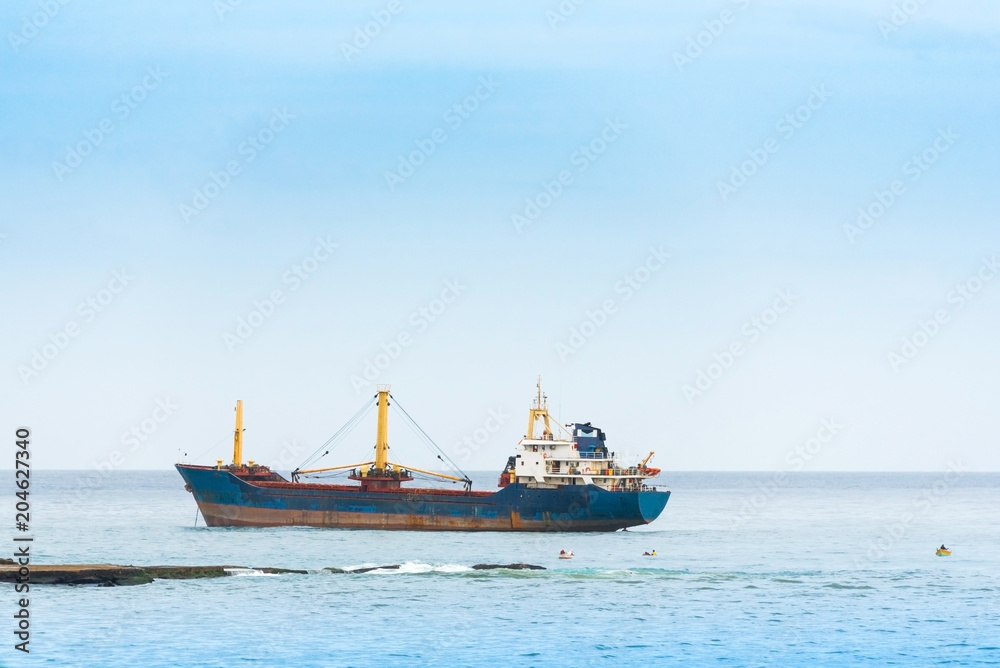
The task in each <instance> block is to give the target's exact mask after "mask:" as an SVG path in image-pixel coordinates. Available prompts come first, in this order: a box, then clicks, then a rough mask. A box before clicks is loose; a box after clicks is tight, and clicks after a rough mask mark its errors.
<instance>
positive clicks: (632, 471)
mask: <svg viewBox="0 0 1000 668" xmlns="http://www.w3.org/2000/svg"><path fill="white" fill-rule="evenodd" d="M546 403H547V402H546V397H545V395H544V394H542V391H541V381H539V386H538V395H537V398H536V399H535V403H534V405H533V406H532V407H531V408H530V409H529V416H528V431H527V433H526V434H525V437H524V439H522V440H521V442H520V443H518V445H519V446H520V450H519V452H518V453H517V454H516V455H514V456H512V457H510V459H509V460H508V461H507V466H506V468H504V471H503V474H502V475H501V476H500V487H506V486H507V485H509V484H512V483H519V484H524V485H526V486H529V487H560V486H562V485H597V486H598V487H602V488H604V489H608V490H612V491H636V490H640V489H643V488H644V485H643V481H644V480H646V479H648V478H652V477H654V476H656V475H658V474H659V472H660V471H659V469H654V468H649V467H647V466H646V464H648V463H649V460H650V459H651V458H652V456H653V453H652V452H650V453H649V457H646V459H645V460H643V461H642V462H640V463H638V464H636V465H634V466H622V465H621V464H619V463H618V461H617V458H616V456H615V454H614V453H612V452H609V451H608V446H607V444H606V440H607V435H606V434H605V433H604V431H602V430H601V429H600V428H598V427H595V426H593V425H592V424H591V423H589V422H584V423H579V422H575V423H572V424H568V425H566V427H568V428H569V429H564V428H563V427H562V426H561V425H559V424H558V423H556V424H553V422H554V421H552V420H550V417H549V413H548V407H547V405H546ZM539 421H541V422H542V423H543V429H542V432H541V434H540V437H539V435H536V434H537V432H536V426H537V423H538V422H539ZM553 427H555V428H556V429H558V430H559V432H560V434H561V436H560V437H556V436H555V434H554V433H553Z"/></svg>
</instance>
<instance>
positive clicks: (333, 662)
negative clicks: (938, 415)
mask: <svg viewBox="0 0 1000 668" xmlns="http://www.w3.org/2000/svg"><path fill="white" fill-rule="evenodd" d="M83 475H85V474H81V473H80V472H46V471H36V472H34V476H33V480H32V483H33V486H32V504H33V508H32V521H33V522H32V524H33V535H34V537H35V542H34V544H33V548H32V549H33V551H34V552H33V555H34V558H35V560H36V562H41V563H45V562H48V563H108V562H110V563H120V564H137V565H152V564H179V565H203V564H233V565H245V566H251V567H264V566H272V567H283V568H295V569H308V570H310V571H311V572H310V573H309V574H307V575H297V574H292V575H280V576H275V577H228V578H218V579H208V580H189V581H157V582H154V583H153V584H148V585H142V586H132V587H65V586H59V587H56V586H47V587H46V586H40V585H39V586H33V587H32V589H31V593H30V596H31V605H30V608H31V623H32V631H33V634H32V637H31V644H30V648H31V653H30V655H23V654H22V653H20V652H16V651H14V649H13V645H14V636H13V634H12V633H11V631H12V629H13V621H12V618H11V615H12V613H13V611H14V610H15V605H16V596H15V594H14V591H13V588H12V586H11V585H2V586H0V591H2V592H3V593H2V594H0V606H2V609H3V610H6V611H7V612H6V613H5V614H4V615H2V616H3V617H5V618H6V619H7V622H6V624H7V627H8V628H7V630H5V631H4V632H3V633H2V634H0V637H3V638H6V640H5V641H4V643H3V647H2V649H0V664H2V665H5V666H22V665H23V666H31V665H54V666H102V667H112V666H226V667H232V666H411V665H413V666H419V665H428V666H484V665H518V666H591V665H593V666H605V665H607V666H664V665H674V664H680V663H685V664H689V665H716V666H719V665H721V666H730V665H731V666H778V665H780V666H798V665H808V666H845V665H910V666H930V665H949V666H971V665H995V664H1000V568H998V566H1000V521H998V520H1000V512H998V511H1000V474H975V473H967V472H960V473H945V472H942V473H938V474H839V473H837V474H834V473H812V474H809V473H797V474H785V475H779V474H772V473H754V474H744V473H739V474H737V473H668V474H665V475H663V476H661V477H662V478H663V480H662V482H663V483H664V484H669V486H670V488H671V490H672V492H673V495H672V496H671V498H670V502H669V503H668V504H667V507H666V510H665V511H664V513H663V515H662V516H661V517H660V518H659V519H658V520H657V521H656V522H654V523H653V524H651V525H649V526H647V527H642V528H637V529H634V530H629V531H628V532H617V533H608V534H565V533H564V534H558V533H552V534H539V535H535V534H514V533H505V534H492V533H419V532H378V531H343V530H324V529H309V528H278V529H211V528H207V527H205V526H204V523H203V521H202V520H201V519H200V518H198V522H197V526H196V525H195V522H196V511H195V504H194V500H193V499H192V497H191V495H190V494H189V493H188V492H186V491H184V488H183V483H182V482H181V479H180V477H179V476H178V475H177V474H176V473H175V472H173V471H156V472H125V471H123V472H116V473H114V474H112V475H110V476H109V477H108V478H106V479H104V480H102V482H101V484H100V485H98V486H97V487H96V488H92V489H91V488H86V489H81V479H82V476H83ZM474 479H475V480H476V483H477V484H476V487H477V488H479V489H489V488H491V487H493V486H494V485H495V481H496V474H495V473H487V472H484V473H480V474H478V475H475V476H474ZM5 504H6V506H5V508H6V509H7V510H8V511H9V514H10V516H11V517H12V516H13V503H12V502H10V501H5ZM942 543H945V544H947V546H948V547H950V548H951V549H952V550H953V554H952V556H951V557H936V556H935V548H937V547H938V546H939V545H941V544H942ZM560 549H566V550H572V551H573V552H574V553H575V555H576V556H575V558H574V559H573V560H571V561H565V560H562V561H561V560H559V559H558V553H559V550H560ZM654 549H655V550H656V552H657V556H656V557H643V556H642V554H643V552H644V551H652V550H654ZM482 562H492V563H510V562H527V563H532V564H538V565H541V566H544V567H545V568H546V569H547V570H544V571H532V572H529V571H474V570H471V569H470V568H469V567H470V566H472V565H473V564H477V563H482ZM390 564H399V565H401V568H400V569H398V570H386V571H373V572H370V573H365V574H332V573H329V572H323V571H322V570H321V569H323V568H324V567H337V568H347V567H356V566H376V565H390ZM0 630H3V629H0Z"/></svg>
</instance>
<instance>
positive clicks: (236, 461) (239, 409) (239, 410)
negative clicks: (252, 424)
mask: <svg viewBox="0 0 1000 668" xmlns="http://www.w3.org/2000/svg"><path fill="white" fill-rule="evenodd" d="M233 466H243V400H242V399H237V400H236V431H235V433H234V435H233Z"/></svg>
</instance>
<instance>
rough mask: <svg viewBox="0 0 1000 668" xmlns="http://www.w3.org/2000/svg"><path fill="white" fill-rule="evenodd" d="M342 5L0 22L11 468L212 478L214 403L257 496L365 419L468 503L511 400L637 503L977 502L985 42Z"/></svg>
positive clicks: (561, 9)
mask: <svg viewBox="0 0 1000 668" xmlns="http://www.w3.org/2000/svg"><path fill="white" fill-rule="evenodd" d="M348 5H349V6H344V5H342V4H338V6H337V7H335V8H326V7H317V6H316V4H315V3H308V2H295V1H293V2H264V1H263V0H243V1H242V2H237V1H236V0H219V1H218V2H214V3H213V2H212V1H210V0H201V1H198V2H190V1H179V2H172V3H158V4H156V5H150V4H147V3H128V2H106V3H101V4H100V6H97V7H93V6H90V5H88V4H86V3H76V2H67V3H66V4H61V3H60V2H59V1H58V0H50V1H49V2H33V1H30V0H11V1H10V2H6V3H4V6H3V8H2V10H0V28H2V30H3V33H4V36H5V37H4V44H3V45H2V46H0V84H2V85H0V120H2V123H0V145H2V147H3V148H2V150H0V198H2V202H3V205H4V206H3V208H2V211H0V285H2V290H0V300H2V305H3V310H4V313H5V315H6V317H5V318H3V320H2V322H0V351H2V353H0V354H2V357H3V359H2V364H0V406H2V409H0V424H2V429H3V433H6V434H8V437H9V438H10V440H13V439H14V432H15V429H16V428H18V427H24V426H26V427H28V428H29V429H30V430H31V432H32V448H33V450H32V458H33V463H34V465H35V466H37V467H38V468H53V469H89V470H91V471H94V470H95V469H96V470H100V471H110V470H114V469H167V468H169V467H171V466H172V464H173V463H174V462H176V461H178V458H179V457H184V458H185V459H187V460H188V461H193V462H196V463H212V462H214V460H215V459H216V458H223V459H227V460H228V459H229V458H230V457H231V448H232V442H231V439H232V429H233V405H234V404H235V401H236V400H237V399H242V400H243V402H244V412H245V417H244V423H245V427H246V434H245V445H244V451H245V453H246V456H247V457H250V458H254V459H256V460H257V461H260V462H263V463H267V464H272V465H275V466H278V467H279V468H282V469H289V468H293V467H294V466H296V465H298V464H299V463H300V461H301V460H304V459H305V458H306V456H307V455H308V454H310V453H311V452H312V451H313V450H315V449H316V448H319V447H320V446H321V445H322V444H323V443H324V441H326V439H328V438H329V437H330V436H331V435H332V434H333V433H334V432H336V431H337V429H338V428H339V427H340V426H341V425H342V424H344V423H345V422H346V421H347V420H348V419H349V418H350V417H351V416H352V415H354V413H355V412H356V411H357V410H358V409H359V408H360V407H361V406H362V405H363V404H364V403H365V402H366V401H367V400H368V398H369V397H370V396H371V395H372V394H373V393H374V392H375V386H376V384H378V383H389V384H391V385H392V392H393V395H394V396H395V397H397V398H398V399H399V400H400V401H401V402H402V405H403V406H404V407H405V408H406V410H407V411H408V412H409V413H410V414H411V415H412V416H413V417H414V418H415V419H416V420H417V422H419V423H420V424H421V425H422V427H423V428H424V429H425V430H426V431H427V432H428V433H429V434H430V435H431V436H432V437H433V438H434V440H435V441H436V442H437V443H438V445H440V446H441V447H442V448H443V449H444V450H445V452H447V453H448V454H449V456H450V457H451V458H452V459H454V460H455V461H456V463H457V464H458V465H459V466H461V467H462V468H463V469H466V470H499V469H500V468H502V466H503V465H504V463H505V462H506V459H507V457H508V455H510V454H511V453H512V452H513V449H514V447H515V446H516V444H517V442H518V440H519V439H521V438H522V437H523V435H524V433H525V428H526V418H527V410H528V407H529V404H530V401H531V399H532V398H533V396H534V392H535V383H536V379H537V377H538V376H539V375H540V376H541V377H542V383H543V388H544V390H545V391H546V393H547V395H548V397H549V405H550V408H551V410H552V412H553V415H554V416H556V417H557V418H558V419H559V420H560V421H561V422H562V423H570V422H574V421H576V422H587V421H590V422H593V423H594V424H596V425H599V426H601V427H602V428H603V429H605V430H606V431H607V433H608V439H609V441H608V442H609V444H610V445H611V449H612V450H615V451H616V452H618V453H619V454H620V455H622V456H623V458H625V459H626V460H637V459H640V458H642V457H645V455H646V454H648V453H649V452H650V451H655V453H656V454H655V457H654V460H653V462H654V465H655V466H658V467H660V468H662V469H663V470H664V472H665V473H664V478H665V482H667V483H669V472H670V471H671V470H793V471H794V470H805V471H825V470H834V471H943V470H946V469H947V468H948V467H949V466H950V465H952V464H955V463H959V464H960V465H961V466H963V467H965V468H966V470H972V471H997V470H1000V448H997V419H996V407H995V406H996V398H997V389H996V378H997V377H998V372H1000V351H998V347H997V345H996V342H997V332H998V327H1000V277H997V274H1000V266H998V264H997V258H998V253H1000V234H998V227H997V217H996V216H997V210H998V203H1000V202H998V199H1000V192H998V189H997V188H996V176H997V171H996V155H997V150H998V148H1000V129H998V124H997V103H998V101H1000V85H998V84H1000V69H998V58H997V56H998V53H1000V6H995V5H993V4H990V3H982V2H972V1H966V0H954V1H952V2H949V3H939V2H918V0H911V1H910V2H890V1H881V0H879V1H875V2H860V1H858V2H854V1H849V0H812V1H809V2H801V1H799V2H791V1H783V0H749V1H747V0H740V1H739V2H732V1H712V2H699V3H694V2H686V3H680V2H638V1H637V2H618V3H602V2H598V1H597V0H590V1H589V2H582V3H580V4H575V3H574V2H573V0H566V1H564V2H562V3H561V4H560V3H558V2H555V1H554V0H551V1H544V0H534V1H527V0H525V1H512V2H507V3H502V5H497V6H495V7H477V6H470V5H469V3H460V2H421V3H411V2H409V1H407V0H387V1H382V0H378V1H373V2H361V3H348ZM994 278H996V280H993V279H994ZM374 432H375V420H374V416H369V418H368V420H367V421H366V422H365V423H363V424H361V425H360V426H359V428H358V429H357V430H356V431H355V432H354V433H353V434H352V435H351V436H350V437H349V438H348V439H346V440H345V442H344V444H343V445H341V446H340V447H339V448H338V449H337V450H336V451H334V453H331V455H330V456H329V457H327V458H326V459H325V460H324V463H326V464H329V465H332V464H336V463H348V462H352V461H358V459H357V457H364V456H365V455H366V454H367V453H368V452H370V450H371V447H372V445H373V443H374ZM390 445H391V447H392V448H393V457H394V458H397V459H400V460H403V461H404V462H406V463H408V464H411V465H413V466H421V467H426V466H434V459H433V456H432V455H431V454H430V453H429V452H428V451H427V450H426V449H425V448H423V446H421V445H420V444H419V443H418V441H417V439H416V438H415V437H414V436H413V434H412V433H411V432H409V430H408V429H407V428H406V426H405V425H404V424H403V423H402V422H401V421H399V420H397V419H393V420H392V421H391V423H390ZM11 447H13V444H11ZM184 453H186V455H185V454H184ZM627 463H629V462H627Z"/></svg>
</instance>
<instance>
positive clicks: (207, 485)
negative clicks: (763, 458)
mask: <svg viewBox="0 0 1000 668" xmlns="http://www.w3.org/2000/svg"><path fill="white" fill-rule="evenodd" d="M547 403H548V402H547V398H546V397H545V395H544V394H543V393H542V389H541V380H540V379H539V383H538V386H537V393H536V397H535V400H534V403H533V404H532V406H531V408H530V409H529V416H528V429H527V432H526V433H525V436H524V438H523V439H522V440H521V441H520V442H519V443H518V444H517V447H516V449H515V454H514V455H511V456H510V457H509V458H508V460H507V464H506V466H505V467H504V470H503V472H502V473H501V474H500V480H499V484H498V487H499V489H498V490H497V491H492V492H490V491H477V490H473V489H472V481H471V480H470V479H469V477H468V476H467V475H465V474H464V473H462V472H461V469H459V468H458V467H457V466H454V465H453V462H451V460H450V459H449V458H448V456H447V454H446V453H445V452H444V451H443V450H441V449H440V448H437V446H436V444H434V443H433V441H432V440H431V439H430V437H429V436H427V434H426V432H424V431H423V430H422V429H421V428H420V427H419V425H416V423H415V421H413V420H412V418H410V416H409V414H408V413H406V412H405V410H404V409H402V407H401V406H399V403H398V401H396V399H395V397H393V396H392V395H391V394H390V388H389V386H388V385H380V386H378V388H377V393H376V394H375V395H374V396H373V397H372V398H371V399H370V400H369V402H368V404H366V405H365V407H363V408H362V410H360V411H358V413H357V414H355V416H354V417H353V418H351V420H349V421H348V423H347V424H345V425H344V427H342V428H341V429H340V430H339V431H338V432H337V433H335V434H334V436H332V437H331V438H330V440H329V441H327V443H324V445H323V446H321V447H320V450H318V451H317V453H316V454H314V455H313V456H312V457H310V458H309V459H307V460H306V462H305V463H304V464H303V466H300V467H299V468H298V469H296V470H294V471H292V474H291V480H289V479H287V478H285V477H283V476H281V475H279V474H278V473H277V472H275V471H273V470H271V468H270V467H268V466H263V465H261V464H258V463H255V462H254V461H253V460H249V461H247V462H246V463H244V462H243V404H242V401H237V403H236V429H235V432H234V438H233V461H232V463H231V464H226V465H224V464H223V461H222V460H221V459H220V460H216V464H215V466H195V465H192V464H186V463H178V464H177V471H178V472H179V473H180V474H181V476H182V477H183V478H184V482H185V483H186V485H185V488H186V489H187V490H188V491H189V492H191V493H192V494H193V495H194V500H195V502H196V503H197V504H198V508H199V510H200V511H201V515H202V517H204V518H205V523H206V524H208V526H212V527H225V526H258V527H263V526H312V527H330V528H345V529H409V530H437V531H615V530H618V529H625V528H628V527H633V526H639V525H643V524H648V523H649V522H652V521H653V520H655V519H656V518H657V517H659V515H660V513H661V512H663V509H664V507H665V506H666V503H667V499H669V498H670V492H669V491H668V490H666V489H663V488H658V487H654V486H651V485H649V484H647V481H648V480H649V479H650V478H653V477H655V476H657V475H658V474H659V472H660V470H659V469H656V468H651V467H649V466H648V464H649V461H650V459H651V458H652V456H653V454H654V453H653V452H650V453H649V456H648V457H646V458H645V460H643V461H641V462H638V463H636V464H635V465H633V466H622V465H620V464H619V463H618V461H617V458H616V457H615V455H614V453H611V452H609V450H608V446H607V443H606V440H607V437H606V434H605V433H604V432H603V431H602V430H601V429H599V428H597V427H594V426H592V425H591V423H589V422H587V423H573V424H568V425H565V428H564V427H563V425H559V424H558V423H557V422H555V421H554V420H552V419H551V418H550V416H549V412H548V408H547ZM390 405H393V407H394V408H396V409H397V410H398V411H400V412H401V413H402V415H403V417H404V419H405V420H408V421H409V423H410V426H411V427H415V429H414V432H415V433H416V434H417V435H418V436H421V437H426V442H427V443H429V444H431V445H433V447H434V448H437V452H438V455H437V456H438V459H439V460H440V461H442V462H444V463H445V464H446V465H451V466H452V468H453V469H454V470H455V472H456V473H457V475H449V474H444V473H440V472H436V471H428V470H424V469H418V468H415V467H412V466H405V465H402V464H399V463H396V462H392V461H389V439H388V422H389V421H388V413H389V407H390ZM374 407H377V409H378V419H377V428H376V435H375V447H374V458H373V459H372V460H371V461H366V462H361V463H355V464H345V465H340V466H329V467H320V468H316V467H313V468H304V466H305V465H306V464H307V463H308V462H310V461H314V460H315V459H316V458H317V457H318V458H322V457H323V456H325V455H327V454H329V452H330V450H331V449H332V447H333V446H335V445H336V444H337V443H338V442H339V440H342V439H343V438H344V437H345V436H346V433H349V431H350V430H351V429H353V427H354V426H356V425H357V424H358V423H359V422H360V421H361V420H362V419H363V417H364V415H367V412H370V411H371V410H372V409H373V408H374ZM366 411H367V412H366ZM539 427H541V432H540V433H539V432H538V428H539ZM554 430H555V431H554ZM556 431H558V432H559V433H556ZM328 446H329V447H328ZM324 449H325V452H322V454H319V453H320V452H321V451H323V450H324ZM344 473H346V474H347V476H346V477H347V478H348V479H349V480H351V481H354V484H331V483H327V482H322V478H323V476H330V475H335V474H339V475H341V476H343V474H344ZM415 474H420V475H422V476H424V477H432V478H436V479H440V480H444V481H449V482H451V483H452V484H455V485H458V484H461V489H448V488H436V487H410V486H408V485H407V483H410V482H412V481H413V480H414V475H415Z"/></svg>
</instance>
